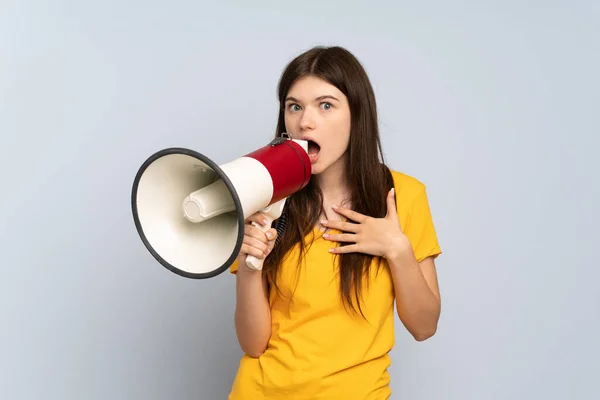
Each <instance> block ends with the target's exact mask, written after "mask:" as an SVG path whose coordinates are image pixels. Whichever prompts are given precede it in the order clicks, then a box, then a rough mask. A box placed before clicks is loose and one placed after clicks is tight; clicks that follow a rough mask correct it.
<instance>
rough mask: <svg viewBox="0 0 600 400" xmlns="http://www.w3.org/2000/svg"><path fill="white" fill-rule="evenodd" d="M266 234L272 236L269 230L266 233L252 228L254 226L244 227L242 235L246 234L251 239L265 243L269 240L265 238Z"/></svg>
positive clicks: (257, 228)
mask: <svg viewBox="0 0 600 400" xmlns="http://www.w3.org/2000/svg"><path fill="white" fill-rule="evenodd" d="M267 232H269V234H272V232H271V230H270V229H269V230H267V231H263V230H262V229H261V228H259V227H257V226H254V225H246V226H245V227H244V234H246V235H248V236H252V237H254V238H256V239H259V240H261V241H263V242H265V243H266V242H267V241H268V240H269V237H268V236H267Z"/></svg>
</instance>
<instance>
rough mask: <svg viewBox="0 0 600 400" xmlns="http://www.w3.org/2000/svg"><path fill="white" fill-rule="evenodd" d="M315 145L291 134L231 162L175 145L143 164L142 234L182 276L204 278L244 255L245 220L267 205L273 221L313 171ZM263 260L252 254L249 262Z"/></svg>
mask: <svg viewBox="0 0 600 400" xmlns="http://www.w3.org/2000/svg"><path fill="white" fill-rule="evenodd" d="M311 173H312V170H311V162H310V158H309V156H308V145H307V142H306V141H303V140H293V139H291V138H289V136H287V135H286V134H283V136H282V137H278V138H276V139H274V140H273V141H272V142H271V143H269V144H268V145H266V146H264V147H262V148H260V149H258V150H256V151H253V152H252V153H249V154H247V155H245V156H243V157H240V158H237V159H235V160H233V161H231V162H229V163H226V164H223V165H217V164H216V163H215V162H213V161H212V160H211V159H209V158H208V157H206V156H205V155H203V154H200V153H198V152H196V151H194V150H190V149H185V148H168V149H164V150H161V151H159V152H157V153H155V154H153V155H151V156H150V157H149V158H148V159H147V160H146V161H145V162H144V163H143V164H142V166H141V167H140V169H139V170H138V172H137V174H136V176H135V180H134V182H133V188H132V193H131V207H132V212H133V219H134V222H135V226H136V228H137V231H138V234H139V235H140V238H141V239H142V242H143V243H144V245H145V246H146V248H147V249H148V250H149V251H150V253H151V254H152V256H154V258H155V259H156V260H157V261H158V262H159V263H160V264H162V265H163V266H164V267H166V268H167V269H169V270H171V271H172V272H175V273H177V274H179V275H181V276H184V277H188V278H196V279H205V278H210V277H213V276H216V275H218V274H220V273H222V272H224V271H225V270H226V269H227V268H228V267H229V266H231V264H232V263H233V262H234V261H235V259H236V257H237V256H238V255H239V252H240V249H241V247H242V243H243V239H244V224H245V220H246V219H247V218H248V217H249V216H251V215H252V214H254V213H256V212H259V211H263V212H264V213H265V215H266V216H267V219H268V221H269V223H268V224H267V226H266V227H262V226H258V227H259V228H261V229H263V230H264V231H266V230H267V229H269V227H270V226H271V223H272V222H273V221H274V220H275V219H277V218H279V217H280V216H281V213H282V211H283V207H284V205H285V201H286V199H287V198H288V197H289V196H290V195H292V194H294V193H295V192H297V191H299V190H301V189H302V188H304V187H305V186H306V185H307V184H308V181H309V180H310V177H311ZM263 261H264V260H263V259H257V258H255V257H253V256H248V258H247V259H246V263H247V264H248V266H249V267H250V268H253V269H256V270H260V269H262V265H263Z"/></svg>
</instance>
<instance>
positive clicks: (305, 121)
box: [300, 108, 315, 131]
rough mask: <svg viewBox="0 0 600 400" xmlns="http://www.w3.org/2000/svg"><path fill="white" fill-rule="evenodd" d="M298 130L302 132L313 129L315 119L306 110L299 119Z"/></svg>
mask: <svg viewBox="0 0 600 400" xmlns="http://www.w3.org/2000/svg"><path fill="white" fill-rule="evenodd" d="M300 128H301V129H302V130H303V131H304V130H307V129H314V128H315V118H314V116H313V115H312V112H311V111H310V109H308V108H306V109H305V110H304V112H303V113H302V117H301V118H300Z"/></svg>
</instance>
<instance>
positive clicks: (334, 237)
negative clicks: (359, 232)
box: [323, 233, 356, 243]
mask: <svg viewBox="0 0 600 400" xmlns="http://www.w3.org/2000/svg"><path fill="white" fill-rule="evenodd" d="M323 238H325V239H327V240H330V241H332V242H351V243H356V235H354V234H351V233H342V234H331V233H325V234H323Z"/></svg>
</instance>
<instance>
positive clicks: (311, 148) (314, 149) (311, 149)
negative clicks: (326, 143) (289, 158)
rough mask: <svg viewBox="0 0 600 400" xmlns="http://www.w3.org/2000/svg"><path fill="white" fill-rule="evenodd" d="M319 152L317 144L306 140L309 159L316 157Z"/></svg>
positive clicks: (319, 147) (319, 148)
mask: <svg viewBox="0 0 600 400" xmlns="http://www.w3.org/2000/svg"><path fill="white" fill-rule="evenodd" d="M320 151H321V146H319V144H318V143H317V142H314V141H312V140H308V155H309V156H310V157H316V156H317V155H318V154H319V152H320Z"/></svg>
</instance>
